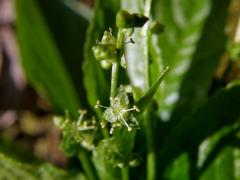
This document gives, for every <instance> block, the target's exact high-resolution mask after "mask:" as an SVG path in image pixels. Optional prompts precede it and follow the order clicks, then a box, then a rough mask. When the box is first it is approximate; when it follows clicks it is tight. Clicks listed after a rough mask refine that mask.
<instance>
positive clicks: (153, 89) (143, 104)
mask: <svg viewBox="0 0 240 180" xmlns="http://www.w3.org/2000/svg"><path fill="white" fill-rule="evenodd" d="M168 71H169V67H166V68H165V69H164V71H163V72H162V74H160V76H159V77H158V79H157V80H156V82H155V83H154V84H153V85H152V87H151V88H150V89H149V90H148V91H147V92H146V94H145V95H144V96H143V97H141V98H140V99H139V100H138V101H137V103H136V106H137V107H138V108H139V109H140V111H144V110H145V108H146V107H147V106H148V104H149V103H150V102H151V100H152V99H153V96H154V95H155V93H156V91H157V89H158V87H159V85H160V83H161V82H162V80H163V78H164V77H165V75H166V74H167V72H168Z"/></svg>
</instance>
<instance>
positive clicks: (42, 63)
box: [0, 0, 240, 167]
mask: <svg viewBox="0 0 240 180" xmlns="http://www.w3.org/2000/svg"><path fill="white" fill-rule="evenodd" d="M17 1H20V0H16V1H14V0H0V139H1V143H0V146H1V149H3V151H4V150H5V151H8V153H10V152H9V149H11V151H12V154H14V153H15V152H16V151H19V149H18V148H17V147H20V148H21V149H24V151H31V152H32V154H33V155H35V156H36V157H37V158H40V159H42V160H47V161H50V162H52V163H54V164H56V165H57V166H60V167H66V166H67V164H68V159H67V158H66V157H65V156H64V155H63V153H62V152H61V151H60V150H59V148H58V145H59V142H60V134H59V130H57V129H56V128H55V127H54V126H53V123H52V117H53V115H54V114H56V113H58V112H62V111H64V105H65V104H68V107H69V108H70V109H71V110H72V111H74V110H77V108H76V107H79V106H84V107H87V106H89V104H88V103H87V100H86V92H85V91H84V88H83V80H82V79H83V75H82V74H81V73H82V70H81V69H82V60H83V58H84V57H83V48H84V42H85V38H86V32H87V27H88V26H89V23H90V22H91V20H92V17H93V6H94V0H81V1H80V0H65V1H60V0H51V1H49V0H38V1H36V2H37V4H35V3H33V1H31V3H30V1H27V0H26V1H25V2H26V4H24V3H16V2H17ZM35 8H36V9H37V10H38V11H37V12H40V13H36V11H35V10H36V9H35ZM239 16H240V1H239V0H232V1H231V5H230V8H229V18H228V27H227V35H228V37H229V39H233V38H234V35H235V30H236V26H237V23H238V18H239ZM42 19H44V23H46V24H42V23H43V21H42ZM37 20H39V21H37ZM46 32H48V33H46ZM48 34H51V37H49V35H48ZM49 39H50V40H49ZM29 47H31V48H29ZM20 49H21V53H20ZM48 49H51V52H50V51H48ZM52 52H53V53H52ZM49 57H50V58H51V61H49V60H48V58H49ZM30 59H35V60H36V61H35V62H31V61H30ZM54 59H56V61H54ZM57 59H61V63H57V62H58V61H57ZM228 61H229V57H228V55H227V54H225V55H224V56H223V57H222V60H221V63H220V65H219V68H218V69H217V71H216V73H215V76H214V77H213V82H212V88H213V89H214V87H215V82H218V79H219V78H220V77H221V76H222V73H223V72H225V68H226V65H227V64H228ZM22 66H24V69H25V70H23V68H22ZM43 67H44V68H43ZM52 67H55V70H54V68H52ZM57 68H58V69H57ZM56 69H57V70H56ZM66 71H67V72H68V73H66ZM59 72H60V73H59ZM32 74H34V75H32ZM66 74H67V75H66ZM26 77H28V78H26ZM226 77H227V78H226V80H225V82H224V83H225V84H226V83H227V82H229V81H230V80H231V79H234V78H236V77H237V78H240V70H239V66H237V65H236V66H232V69H231V71H229V74H228V75H227V76H226ZM59 79H60V81H59ZM39 80H40V81H41V83H38V82H39ZM55 81H59V83H56V84H58V85H59V86H58V87H56V84H53V82H55ZM42 84H43V85H44V87H47V91H46V89H45V88H44V87H43V86H42ZM33 87H34V88H33ZM36 89H37V91H36ZM60 91H61V93H60ZM73 91H74V92H73ZM65 92H66V93H65ZM67 92H73V93H72V94H73V96H69V97H68V95H67V94H68V93H67ZM70 94H71V93H70ZM64 95H66V97H65V98H61V97H63V96H64ZM58 97H59V98H58ZM58 99H63V100H58ZM75 99H81V105H79V104H78V101H77V100H75ZM68 100H69V102H67V101H68ZM58 101H60V102H58ZM12 142H14V145H16V146H14V147H13V146H12ZM18 153H19V152H18ZM30 154H31V153H30Z"/></svg>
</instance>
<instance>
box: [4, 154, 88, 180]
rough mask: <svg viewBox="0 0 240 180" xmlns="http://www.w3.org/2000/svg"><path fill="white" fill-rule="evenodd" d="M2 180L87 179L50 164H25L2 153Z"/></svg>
mask: <svg viewBox="0 0 240 180" xmlns="http://www.w3.org/2000/svg"><path fill="white" fill-rule="evenodd" d="M0 167H1V168H0V179H12V180H15V179H16V180H19V179H29V180H37V179H49V180H54V179H59V180H64V179H72V180H73V179H85V178H84V176H83V175H81V174H76V173H71V172H69V173H67V172H65V171H64V170H61V169H58V168H56V167H54V166H52V165H50V164H40V165H36V164H35V165H33V164H24V163H21V162H17V161H15V160H14V159H11V158H9V157H7V156H6V155H4V154H2V153H0Z"/></svg>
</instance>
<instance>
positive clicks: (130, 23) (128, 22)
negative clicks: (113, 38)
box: [116, 10, 148, 29]
mask: <svg viewBox="0 0 240 180" xmlns="http://www.w3.org/2000/svg"><path fill="white" fill-rule="evenodd" d="M147 21H148V17H146V16H144V15H142V14H139V13H133V14H130V13H129V12H127V11H126V10H120V11H119V12H118V13H117V16H116V25H117V27H118V28H119V29H125V28H135V27H142V26H143V25H144V24H145V23H146V22H147Z"/></svg>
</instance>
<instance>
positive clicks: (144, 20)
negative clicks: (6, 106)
mask: <svg viewBox="0 0 240 180" xmlns="http://www.w3.org/2000/svg"><path fill="white" fill-rule="evenodd" d="M39 4H40V6H39ZM51 4H58V5H59V4H60V5H59V6H57V7H58V8H59V9H60V10H61V11H63V12H65V13H66V12H69V11H70V10H69V9H67V10H66V9H65V8H66V6H65V5H64V4H63V3H62V2H60V1H57V0H55V1H51V2H48V1H39V2H38V3H37V1H36V0H28V2H27V3H26V4H24V3H23V2H21V1H16V12H17V18H18V20H17V27H18V29H17V30H18V38H19V44H20V48H21V54H22V64H23V67H24V70H25V72H26V75H27V77H28V79H29V81H30V82H31V83H32V84H33V86H34V87H35V88H36V89H37V90H38V91H40V92H41V93H42V94H45V95H46V96H47V97H48V98H49V99H50V100H51V102H52V104H53V105H54V107H55V109H56V112H59V114H60V116H58V117H55V118H54V122H55V124H56V125H57V126H58V127H59V128H60V129H61V132H62V143H61V149H62V150H63V151H64V152H65V154H66V155H68V156H72V157H74V158H77V159H79V161H80V162H81V165H82V167H83V172H81V173H79V172H76V171H71V170H69V171H68V172H65V171H63V170H59V169H57V168H55V167H53V166H51V165H48V164H47V166H48V167H51V168H46V169H47V170H42V166H43V165H42V163H38V164H36V165H27V164H23V163H18V162H15V161H14V160H12V159H10V158H8V157H6V155H1V156H2V158H1V159H2V160H1V161H0V163H1V167H4V170H5V169H6V170H8V169H10V168H12V169H14V168H21V169H23V170H22V171H20V172H18V171H16V172H14V171H13V174H14V175H15V176H16V177H24V178H29V179H37V178H38V177H39V176H40V177H45V174H46V175H48V176H46V177H48V178H49V179H56V178H57V179H59V178H60V179H61V178H66V177H67V178H73V179H74V178H75V179H77V178H83V179H84V178H86V179H109V180H111V179H148V180H153V179H170V180H174V179H201V180H208V179H240V175H239V173H238V168H239V167H237V165H236V162H237V161H239V158H240V156H239V154H240V153H239V152H240V151H239V149H238V147H239V142H240V140H239V125H240V124H239V117H240V111H239V106H240V86H239V80H238V78H237V77H234V78H232V79H231V80H230V81H229V80H226V79H227V75H228V73H229V71H231V67H233V66H239V62H238V59H239V56H238V49H239V47H238V44H239V42H238V41H237V40H236V39H233V40H230V39H229V38H228V37H227V35H226V33H225V31H224V29H225V27H226V26H227V10H228V6H229V4H230V0H201V1H200V0H199V1H195V2H194V3H193V1H190V0H180V1H177V0H173V1H169V0H161V1H157V0H146V1H143V0H139V1H136V0H117V1H116V0H109V1H102V0H97V1H96V2H95V7H94V17H93V19H92V21H91V23H90V25H89V27H88V30H87V32H86V35H87V36H86V39H81V42H82V44H83V43H84V48H80V51H79V52H78V51H77V50H76V51H74V52H75V53H76V54H73V53H72V52H71V51H70V50H69V49H71V48H69V49H68V48H66V46H64V45H65V44H69V45H71V46H72V48H74V47H78V45H79V44H78V42H77V43H76V44H74V43H73V44H71V43H69V42H68V40H66V39H65V40H59V37H57V36H51V35H52V34H53V35H54V34H58V33H57V32H58V31H61V30H62V29H61V28H56V27H55V26H54V23H53V22H55V21H54V18H53V17H54V15H51V13H49V12H50V11H48V8H49V7H51ZM121 9H122V10H121ZM123 9H124V10H123ZM60 10H59V11H60ZM44 12H45V13H44ZM69 16H70V17H69V19H72V20H74V18H73V17H75V16H74V15H72V14H71V15H69ZM84 17H85V15H84V14H82V15H81V16H79V17H78V18H76V19H77V20H76V21H77V22H81V24H82V25H83V26H82V27H81V28H80V29H81V31H82V32H84V33H85V31H86V29H87V23H88V22H87V19H85V18H84ZM216 17H217V18H216ZM46 19H47V20H48V23H49V26H47V23H46V21H45V20H46ZM115 19H116V25H115ZM64 22H65V23H67V22H68V19H67V20H66V21H64ZM159 22H160V23H159ZM72 24H75V25H76V29H78V24H77V23H72ZM162 24H163V25H164V26H163V25H162ZM64 27H65V26H64V25H63V27H62V28H64ZM109 27H112V29H108V28H109ZM237 28H238V29H239V25H238V27H237ZM106 29H107V30H106ZM54 32H55V33H54ZM159 33H161V34H159ZM102 34H103V35H102ZM71 35H72V34H71ZM74 35H75V36H74V37H78V36H79V34H78V32H76V34H74ZM69 37H70V35H69ZM81 37H84V35H82V36H81ZM99 38H101V39H100V41H99V40H98V39H99ZM71 40H72V41H74V38H72V39H71ZM96 40H97V42H96ZM62 41H63V42H62ZM230 41H232V43H230V44H232V45H230V46H228V49H227V44H229V42H230ZM65 42H68V43H65ZM61 43H62V44H61ZM226 51H229V53H230V55H231V58H232V59H233V60H234V61H232V59H230V60H229V61H228V62H227V66H228V68H226V69H225V70H224V73H223V74H222V75H220V78H219V79H218V80H217V81H216V82H215V81H213V77H214V74H215V71H216V70H217V68H218V66H219V64H220V60H221V57H222V55H223V54H224V53H226ZM83 52H84V57H83V56H82V54H83ZM78 53H80V54H81V58H82V59H84V61H82V63H80V64H79V66H76V64H75V63H74V62H73V63H72V64H71V63H69V61H70V62H71V61H73V59H75V58H76V57H79V54H78ZM70 56H71V58H69V57H70ZM36 67H39V68H41V70H42V72H43V73H42V72H40V71H38V69H36ZM168 67H170V68H171V70H169V68H168ZM110 68H111V69H112V71H111V72H110V71H109V69H110ZM74 72H75V73H74ZM77 73H79V74H80V75H78V74H77ZM76 77H78V78H76ZM109 77H111V78H109ZM49 78H50V79H49ZM161 82H162V83H161ZM85 95H86V97H85ZM100 102H101V103H100ZM105 105H106V106H105ZM65 109H67V110H66V111H65ZM78 109H81V110H80V111H78ZM64 112H65V116H64V115H63V114H64ZM78 112H79V113H78ZM16 161H17V160H16ZM9 167H10V168H9ZM33 169H36V171H35V172H34V170H33ZM4 170H3V172H5V174H4V175H3V177H9V176H11V174H10V175H9V174H7V173H6V171H4ZM49 171H51V172H50V173H49ZM53 172H54V173H53Z"/></svg>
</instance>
